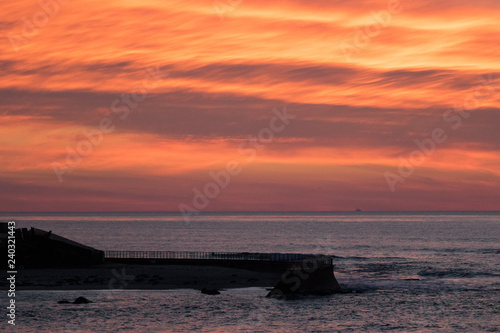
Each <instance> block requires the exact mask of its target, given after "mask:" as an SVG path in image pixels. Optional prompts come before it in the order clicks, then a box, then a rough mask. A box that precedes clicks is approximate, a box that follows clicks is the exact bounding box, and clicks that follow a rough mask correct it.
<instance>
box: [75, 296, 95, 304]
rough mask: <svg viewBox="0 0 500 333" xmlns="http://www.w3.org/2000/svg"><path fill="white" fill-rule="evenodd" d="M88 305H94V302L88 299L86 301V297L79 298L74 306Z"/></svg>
mask: <svg viewBox="0 0 500 333" xmlns="http://www.w3.org/2000/svg"><path fill="white" fill-rule="evenodd" d="M87 303H92V301H89V300H88V299H86V298H85V297H82V296H80V297H78V298H77V299H75V301H74V302H73V304H87Z"/></svg>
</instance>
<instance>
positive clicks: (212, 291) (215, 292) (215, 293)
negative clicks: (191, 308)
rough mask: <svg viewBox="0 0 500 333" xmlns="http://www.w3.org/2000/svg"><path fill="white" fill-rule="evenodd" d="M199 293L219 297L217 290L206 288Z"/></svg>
mask: <svg viewBox="0 0 500 333" xmlns="http://www.w3.org/2000/svg"><path fill="white" fill-rule="evenodd" d="M201 293H202V294H206V295H219V294H220V292H219V291H218V290H217V289H208V288H203V289H202V290H201Z"/></svg>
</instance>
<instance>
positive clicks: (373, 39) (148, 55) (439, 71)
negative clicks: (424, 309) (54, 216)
mask: <svg viewBox="0 0 500 333" xmlns="http://www.w3.org/2000/svg"><path fill="white" fill-rule="evenodd" d="M0 12H1V13H2V18H1V20H0V31H1V34H2V36H3V37H4V38H2V47H1V48H0V73H1V76H0V101H1V102H0V133H2V135H1V136H0V158H1V163H0V189H1V191H0V211H26V212H27V211H181V212H182V213H183V214H197V213H199V212H201V211H218V210H225V211H282V210H285V211H296V210H298V211H351V210H354V209H356V208H360V209H363V210H366V211H384V210H388V211H401V210H500V131H499V130H498V124H499V123H500V113H499V110H500V109H499V108H500V85H499V83H500V57H499V54H500V43H498V36H499V35H500V25H498V22H499V20H500V2H499V1H497V0H476V1H465V0H442V1H437V2H436V1H430V0H423V1H417V0H384V1H382V0H380V1H379V0H354V1H352V0H351V1H341V0H330V1H326V0H279V1H263V0H252V1H249V0H215V1H211V0H192V1H191V0H187V1H186V0H182V1H180V0H179V1H172V0H141V1H138V0H137V1H133V0H109V1H97V0H85V1H83V0H71V1H68V0H64V1H63V0H61V1H57V0H41V1H40V2H38V1H34V0H29V1H28V0H17V1H10V2H9V1H2V3H1V4H0Z"/></svg>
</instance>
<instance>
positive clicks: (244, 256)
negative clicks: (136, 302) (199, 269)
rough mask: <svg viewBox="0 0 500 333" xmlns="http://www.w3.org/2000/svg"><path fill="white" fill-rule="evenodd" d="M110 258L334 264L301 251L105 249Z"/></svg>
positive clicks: (328, 259)
mask: <svg viewBox="0 0 500 333" xmlns="http://www.w3.org/2000/svg"><path fill="white" fill-rule="evenodd" d="M105 257H106V258H108V259H201V260H209V259H211V260H258V261H279V262H290V263H293V262H298V261H301V260H307V259H314V260H316V261H318V262H319V263H321V264H323V265H332V264H333V263H332V258H331V257H328V256H323V255H312V254H309V255H308V254H300V253H249V252H188V251H105Z"/></svg>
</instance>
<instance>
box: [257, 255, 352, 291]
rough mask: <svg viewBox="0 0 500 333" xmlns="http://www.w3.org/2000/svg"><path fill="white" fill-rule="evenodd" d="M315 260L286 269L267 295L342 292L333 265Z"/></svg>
mask: <svg viewBox="0 0 500 333" xmlns="http://www.w3.org/2000/svg"><path fill="white" fill-rule="evenodd" d="M315 260H316V259H309V261H308V262H307V263H305V262H303V263H298V264H295V265H294V266H292V267H290V268H288V269H286V270H285V272H283V274H282V275H281V279H280V280H279V281H278V283H277V284H276V286H275V287H274V288H273V289H272V290H271V291H270V292H269V293H268V294H267V297H270V296H287V295H331V294H336V293H340V292H342V289H341V288H340V285H339V283H338V282H337V279H335V275H334V274H333V265H325V264H323V263H322V262H315Z"/></svg>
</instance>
